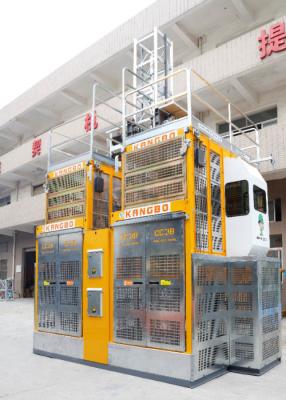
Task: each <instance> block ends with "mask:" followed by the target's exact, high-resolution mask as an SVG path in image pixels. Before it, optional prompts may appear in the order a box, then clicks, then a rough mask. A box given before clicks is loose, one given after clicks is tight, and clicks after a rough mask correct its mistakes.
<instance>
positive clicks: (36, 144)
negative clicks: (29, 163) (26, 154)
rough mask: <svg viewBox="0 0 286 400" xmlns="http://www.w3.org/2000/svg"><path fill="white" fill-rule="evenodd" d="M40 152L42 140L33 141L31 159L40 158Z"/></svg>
mask: <svg viewBox="0 0 286 400" xmlns="http://www.w3.org/2000/svg"><path fill="white" fill-rule="evenodd" d="M41 151H42V139H35V140H34V141H33V143H32V157H33V158H34V157H36V156H40V155H41Z"/></svg>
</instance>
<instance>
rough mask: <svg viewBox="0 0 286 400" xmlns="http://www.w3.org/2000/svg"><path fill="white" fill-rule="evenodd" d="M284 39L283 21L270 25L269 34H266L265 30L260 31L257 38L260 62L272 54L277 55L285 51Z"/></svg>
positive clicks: (285, 32) (285, 35) (285, 41)
mask: <svg viewBox="0 0 286 400" xmlns="http://www.w3.org/2000/svg"><path fill="white" fill-rule="evenodd" d="M285 38H286V31H285V22H283V21H281V22H278V23H277V24H274V25H271V26H270V29H269V33H267V32H266V30H265V29H262V30H261V32H260V37H259V38H258V41H259V43H260V44H259V52H260V58H261V60H263V59H264V58H265V57H268V56H270V55H271V54H272V53H279V52H280V51H283V50H286V40H285Z"/></svg>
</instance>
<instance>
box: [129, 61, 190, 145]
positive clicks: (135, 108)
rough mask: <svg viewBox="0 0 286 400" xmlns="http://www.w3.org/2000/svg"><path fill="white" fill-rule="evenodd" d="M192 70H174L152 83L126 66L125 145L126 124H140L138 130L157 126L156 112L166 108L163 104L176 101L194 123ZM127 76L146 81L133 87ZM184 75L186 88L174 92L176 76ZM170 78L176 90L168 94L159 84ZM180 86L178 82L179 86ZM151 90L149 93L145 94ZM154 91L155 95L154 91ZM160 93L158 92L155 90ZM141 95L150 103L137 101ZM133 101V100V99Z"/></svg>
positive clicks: (141, 130)
mask: <svg viewBox="0 0 286 400" xmlns="http://www.w3.org/2000/svg"><path fill="white" fill-rule="evenodd" d="M190 72H191V71H190V70H189V69H187V68H182V69H178V70H176V71H174V72H171V73H170V74H168V75H165V76H163V77H160V78H158V79H156V80H153V81H151V82H146V83H145V82H144V80H143V78H141V77H140V76H137V75H136V74H135V73H134V72H133V71H132V70H130V69H129V68H124V69H123V71H122V99H123V103H122V144H123V147H124V146H125V144H126V138H127V126H128V124H132V125H133V126H136V127H137V130H138V133H142V132H143V131H145V130H148V129H152V128H155V127H156V115H155V112H156V110H158V109H161V110H162V109H163V108H164V106H167V105H169V104H176V106H177V107H178V108H179V109H180V110H181V111H182V114H183V115H184V117H186V116H187V117H188V118H189V122H190V123H191V115H192V109H191V85H190V79H191V74H190ZM128 75H131V76H134V75H136V77H137V78H138V79H140V80H141V81H143V84H142V85H140V87H139V88H134V87H131V89H130V85H129V84H128ZM180 75H181V76H184V78H185V82H186V84H185V87H184V88H183V90H178V91H177V92H176V91H175V82H174V78H176V77H178V76H180ZM168 80H172V85H173V90H174V92H173V91H172V94H171V95H170V96H168V95H166V93H165V92H164V93H162V92H160V88H159V84H160V83H162V82H168ZM178 86H179V85H178ZM126 87H129V90H126ZM148 89H149V93H150V94H146V92H147V90H148ZM152 92H153V93H154V94H152ZM156 92H157V93H156ZM138 95H139V96H140V95H141V96H142V97H145V98H146V99H147V100H149V104H148V102H146V104H145V105H144V106H143V107H142V104H138V102H135V101H134V98H138ZM132 100H133V101H132Z"/></svg>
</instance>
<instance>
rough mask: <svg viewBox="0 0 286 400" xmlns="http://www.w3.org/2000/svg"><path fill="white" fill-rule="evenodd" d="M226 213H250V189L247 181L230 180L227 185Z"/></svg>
mask: <svg viewBox="0 0 286 400" xmlns="http://www.w3.org/2000/svg"><path fill="white" fill-rule="evenodd" d="M225 200H226V215H227V216H228V217H238V216H242V215H247V214H248V213H249V190H248V182H247V181H237V182H230V183H227V184H226V185H225Z"/></svg>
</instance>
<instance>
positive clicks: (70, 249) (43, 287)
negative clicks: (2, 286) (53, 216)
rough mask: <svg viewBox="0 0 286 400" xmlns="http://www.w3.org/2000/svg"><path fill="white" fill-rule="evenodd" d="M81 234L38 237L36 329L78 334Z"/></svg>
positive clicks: (79, 321) (80, 299) (80, 295)
mask: <svg viewBox="0 0 286 400" xmlns="http://www.w3.org/2000/svg"><path fill="white" fill-rule="evenodd" d="M81 271H82V233H81V232H74V233H64V234H59V235H53V236H46V237H41V238H39V260H38V324H39V330H41V331H47V332H54V333H64V334H66V335H72V336H80V335H81V302H82V292H81V281H82V272H81Z"/></svg>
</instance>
